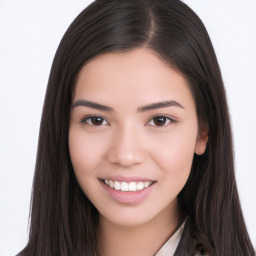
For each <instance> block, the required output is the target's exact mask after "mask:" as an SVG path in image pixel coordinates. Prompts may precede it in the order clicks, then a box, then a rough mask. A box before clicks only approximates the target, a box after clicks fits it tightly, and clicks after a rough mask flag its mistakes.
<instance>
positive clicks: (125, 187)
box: [104, 180, 153, 192]
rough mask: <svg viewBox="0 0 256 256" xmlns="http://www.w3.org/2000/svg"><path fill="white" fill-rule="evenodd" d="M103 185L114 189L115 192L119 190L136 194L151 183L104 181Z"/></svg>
mask: <svg viewBox="0 0 256 256" xmlns="http://www.w3.org/2000/svg"><path fill="white" fill-rule="evenodd" d="M104 182H105V184H106V185H108V186H109V187H111V188H113V189H115V190H121V191H124V192H127V191H130V192H136V191H140V190H143V189H144V188H147V187H149V186H150V185H151V184H152V183H153V182H150V181H145V182H142V181H140V182H135V181H132V182H129V183H127V182H124V181H122V182H119V181H113V180H104Z"/></svg>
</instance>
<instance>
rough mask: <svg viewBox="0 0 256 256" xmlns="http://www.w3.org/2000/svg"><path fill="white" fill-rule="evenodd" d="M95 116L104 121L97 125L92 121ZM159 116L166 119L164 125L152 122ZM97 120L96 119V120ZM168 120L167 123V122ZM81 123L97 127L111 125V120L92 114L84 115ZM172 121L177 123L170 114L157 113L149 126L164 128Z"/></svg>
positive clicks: (148, 123)
mask: <svg viewBox="0 0 256 256" xmlns="http://www.w3.org/2000/svg"><path fill="white" fill-rule="evenodd" d="M93 118H95V119H97V118H98V119H100V120H101V121H102V122H103V123H100V124H99V125H96V124H93V123H92V119H93ZM157 118H159V119H160V118H161V119H164V121H165V122H164V125H156V124H150V123H151V122H154V119H157ZM94 121H96V120H94ZM155 121H156V120H155ZM166 122H167V124H166ZM81 123H82V124H86V125H90V126H93V127H97V126H99V127H100V126H105V125H109V122H108V121H107V120H106V119H105V118H104V117H102V116H97V115H92V116H86V117H84V118H83V119H82V120H81ZM171 123H177V120H175V119H173V118H171V117H169V116H165V115H157V116H153V117H152V118H151V119H150V120H149V121H148V122H147V126H154V127H158V128H163V127H166V126H168V125H170V124H171Z"/></svg>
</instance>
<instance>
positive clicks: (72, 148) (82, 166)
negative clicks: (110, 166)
mask: <svg viewBox="0 0 256 256" xmlns="http://www.w3.org/2000/svg"><path fill="white" fill-rule="evenodd" d="M103 141H104V140H103V139H102V138H101V136H98V135H97V136H94V135H88V134H86V133H85V132H83V131H82V130H79V129H75V128H70V131H69V152H70V158H71V162H72V165H73V169H74V172H75V174H76V176H77V178H79V177H80V176H81V175H91V174H92V173H93V172H94V171H95V170H97V166H98V165H99V164H100V162H101V159H102V158H103V155H104V144H103Z"/></svg>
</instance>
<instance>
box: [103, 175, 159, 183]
mask: <svg viewBox="0 0 256 256" xmlns="http://www.w3.org/2000/svg"><path fill="white" fill-rule="evenodd" d="M100 179H101V180H113V181H119V182H121V181H124V182H133V181H134V182H146V181H149V182H153V181H156V180H154V179H150V178H145V177H140V176H120V175H114V176H106V177H104V178H100Z"/></svg>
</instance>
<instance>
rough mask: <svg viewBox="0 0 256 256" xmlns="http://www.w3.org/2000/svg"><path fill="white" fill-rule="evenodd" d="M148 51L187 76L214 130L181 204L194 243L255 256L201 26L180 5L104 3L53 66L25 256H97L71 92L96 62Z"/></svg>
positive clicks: (141, 0) (167, 1) (83, 18)
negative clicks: (72, 146)
mask: <svg viewBox="0 0 256 256" xmlns="http://www.w3.org/2000/svg"><path fill="white" fill-rule="evenodd" d="M139 47H147V48H149V49H152V50H154V51H155V52H156V53H157V54H158V55H159V57H160V58H162V59H163V60H164V61H166V62H167V63H169V64H170V65H171V66H172V67H173V68H175V69H176V70H178V71H179V72H180V73H182V74H183V75H184V76H185V78H186V79H187V81H188V83H189V85H190V89H191V91H192V93H193V96H194V99H195V102H196V107H197V114H198V119H199V120H200V121H201V122H204V123H207V124H208V127H209V140H208V144H207V149H206V152H205V154H204V155H202V156H197V155H195V156H194V161H193V165H192V170H191V174H190V177H189V179H188V181H187V183H186V185H185V187H184V188H183V190H182V191H181V192H180V194H179V196H178V200H179V204H180V207H181V209H182V210H183V212H184V213H185V214H186V215H188V216H189V219H190V233H191V236H192V237H193V238H195V239H196V241H197V242H198V244H201V246H203V248H204V250H206V251H208V252H209V253H210V255H212V256H213V255H221V256H243V255H244V256H249V255H254V252H253V247H252V244H251V242H250V239H249V236H248V233H247V230H246V227H245V223H244V219H243V215H242V211H241V207H240V202H239V197H238V192H237V187H236V181H235V176H234V166H233V148H232V136H231V129H230V122H229V114H228V107H227V102H226V97H225V91H224V87H223V82H222V78H221V73H220V69H219V66H218V62H217V59H216V56H215V53H214V50H213V47H212V44H211V41H210V38H209V36H208V34H207V31H206V29H205V27H204V25H203V24H202V22H201V20H200V19H199V18H198V16H197V15H196V14H195V13H194V12H193V11H192V10H191V9H190V8H189V7H188V6H186V5H185V4H184V3H182V2H181V1H179V0H120V1H118V0H97V1H95V2H93V3H92V4H91V5H90V6H89V7H88V8H86V9H85V10H84V11H83V12H82V13H81V14H80V15H79V16H78V17H77V18H76V19H75V20H74V21H73V23H72V24H71V25H70V27H69V28H68V30H67V31H66V33H65V35H64V36H63V38H62V40H61V42H60V45H59V47H58V50H57V52H56V55H55V58H54V61H53V64H52V69H51V73H50V77H49V82H48V87H47V92H46V96H45V102H44V108H43V114H42V120H41V127H40V135H39V144H38V152H37V160H36V167H35V176H34V182H33V193H32V200H31V223H30V235H29V241H28V244H27V246H26V247H25V249H24V250H23V251H22V252H21V253H20V254H19V255H20V256H35V255H37V256H46V255H47V256H55V255H61V256H67V255H72V256H82V255H83V256H84V255H97V236H96V231H95V230H96V225H97V221H98V213H97V210H96V209H95V208H94V206H93V205H92V204H91V203H90V201H89V200H88V199H87V197H86V196H85V195H84V193H83V192H82V191H81V189H80V187H79V185H78V183H77V181H76V178H75V176H74V172H73V168H72V164H71V161H70V156H69V149H68V129H69V118H70V108H71V96H72V91H73V87H74V84H75V81H76V77H77V74H78V72H79V71H80V70H81V68H82V67H83V65H85V64H86V62H87V61H88V60H90V59H91V58H93V57H95V56H97V55H100V54H103V53H107V52H122V51H129V50H132V49H135V48H139ZM166 196H168V195H166ZM195 250H196V248H195Z"/></svg>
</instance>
